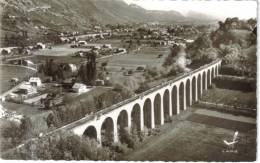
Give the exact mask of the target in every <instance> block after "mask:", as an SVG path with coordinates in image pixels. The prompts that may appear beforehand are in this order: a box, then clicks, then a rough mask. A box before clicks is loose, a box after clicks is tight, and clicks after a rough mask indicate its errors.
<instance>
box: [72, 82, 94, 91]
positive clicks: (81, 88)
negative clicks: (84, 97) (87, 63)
mask: <svg viewBox="0 0 260 163" xmlns="http://www.w3.org/2000/svg"><path fill="white" fill-rule="evenodd" d="M72 90H73V91H74V92H76V93H84V92H88V91H89V90H90V89H88V88H87V86H86V85H85V84H82V83H75V84H74V85H73V87H72Z"/></svg>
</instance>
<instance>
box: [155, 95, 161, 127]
mask: <svg viewBox="0 0 260 163" xmlns="http://www.w3.org/2000/svg"><path fill="white" fill-rule="evenodd" d="M153 106H154V123H155V125H157V126H158V125H161V109H162V108H161V96H160V94H157V95H156V96H155V98H154V103H153Z"/></svg>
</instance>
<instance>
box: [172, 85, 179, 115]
mask: <svg viewBox="0 0 260 163" xmlns="http://www.w3.org/2000/svg"><path fill="white" fill-rule="evenodd" d="M177 100H178V99H177V87H176V85H175V86H174V87H173V88H172V114H173V115H175V114H177Z"/></svg>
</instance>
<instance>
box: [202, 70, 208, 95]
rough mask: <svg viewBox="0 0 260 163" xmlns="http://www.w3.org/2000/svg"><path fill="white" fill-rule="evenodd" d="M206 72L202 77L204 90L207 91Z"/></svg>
mask: <svg viewBox="0 0 260 163" xmlns="http://www.w3.org/2000/svg"><path fill="white" fill-rule="evenodd" d="M206 80H207V78H206V72H205V71H204V72H203V75H202V89H203V90H205V89H206Z"/></svg>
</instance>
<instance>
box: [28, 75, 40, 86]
mask: <svg viewBox="0 0 260 163" xmlns="http://www.w3.org/2000/svg"><path fill="white" fill-rule="evenodd" d="M29 83H30V84H31V85H32V86H36V87H39V86H41V85H42V81H41V79H40V78H38V77H31V78H30V79H29Z"/></svg>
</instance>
